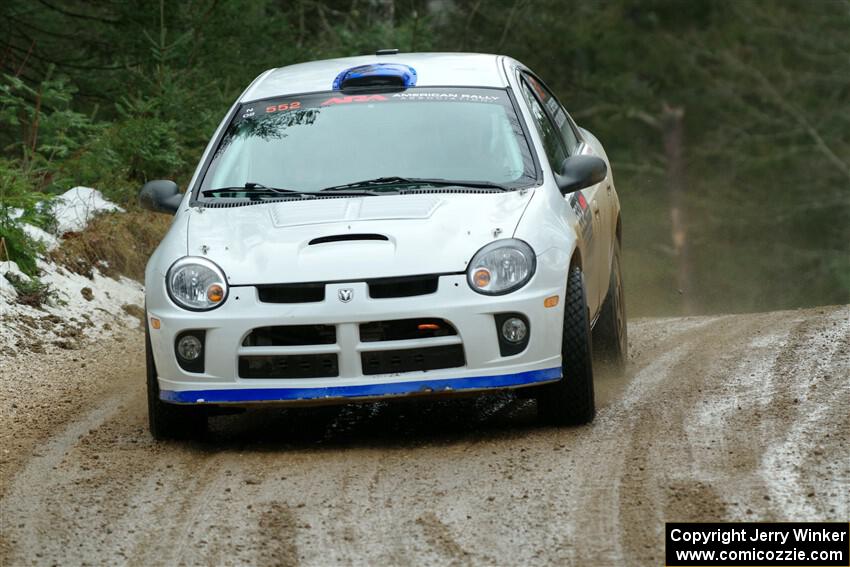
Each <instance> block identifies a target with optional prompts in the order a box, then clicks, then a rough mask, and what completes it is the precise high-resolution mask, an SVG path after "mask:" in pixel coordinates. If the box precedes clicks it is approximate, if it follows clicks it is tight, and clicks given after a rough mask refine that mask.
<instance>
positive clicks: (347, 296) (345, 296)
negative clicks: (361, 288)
mask: <svg viewBox="0 0 850 567" xmlns="http://www.w3.org/2000/svg"><path fill="white" fill-rule="evenodd" d="M336 295H337V297H339V300H340V301H342V302H343V303H348V302H349V301H351V298H352V297H354V290H353V289H351V288H349V287H346V288H343V289H341V290H339V291H338V292H337V293H336Z"/></svg>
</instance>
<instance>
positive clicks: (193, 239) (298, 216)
mask: <svg viewBox="0 0 850 567" xmlns="http://www.w3.org/2000/svg"><path fill="white" fill-rule="evenodd" d="M533 195H534V191H512V192H509V193H473V194H469V193H458V194H454V193H452V194H445V193H426V194H416V195H387V196H377V197H356V198H332V199H315V200H305V201H284V202H277V203H265V204H257V205H242V206H235V207H227V208H217V207H205V208H195V207H193V208H190V209H189V215H190V218H189V223H188V242H187V243H188V253H189V255H191V256H206V257H207V258H209V259H210V260H212V261H214V262H215V263H216V264H218V265H219V266H220V267H221V268H222V269H223V270H224V272H225V274H227V278H228V281H229V282H230V284H231V285H253V284H269V283H292V282H315V281H338V280H359V279H370V278H383V277H395V276H407V275H417V274H437V273H456V272H462V271H464V270H465V269H466V264H467V262H469V260H470V259H471V258H472V255H473V254H475V252H476V251H477V250H478V249H479V248H481V247H482V246H483V245H485V244H487V243H489V242H491V241H493V240H495V239H497V238H509V237H511V236H512V235H513V233H514V230H515V228H516V226H517V223H518V222H519V220H520V217H521V216H522V213H523V211H524V210H525V208H526V206H527V205H528V203H529V201H530V200H531V198H532V197H533Z"/></svg>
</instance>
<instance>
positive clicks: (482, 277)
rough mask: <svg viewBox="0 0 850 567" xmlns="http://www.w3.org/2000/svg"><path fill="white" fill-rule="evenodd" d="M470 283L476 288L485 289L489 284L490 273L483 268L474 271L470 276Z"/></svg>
mask: <svg viewBox="0 0 850 567" xmlns="http://www.w3.org/2000/svg"><path fill="white" fill-rule="evenodd" d="M472 281H473V282H474V283H475V285H476V287H479V288H482V287H487V285H488V284H489V283H490V271H489V270H485V269H484V268H481V269H479V270H476V271H475V273H474V274H473V275H472Z"/></svg>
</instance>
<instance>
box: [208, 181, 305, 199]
mask: <svg viewBox="0 0 850 567" xmlns="http://www.w3.org/2000/svg"><path fill="white" fill-rule="evenodd" d="M216 193H251V194H252V195H278V194H284V195H293V196H295V195H310V194H312V193H311V192H309V191H296V190H295V189H283V188H281V187H266V186H265V185H263V184H262V183H252V182H250V181H249V182H248V183H246V184H245V185H243V186H241V187H238V186H236V187H216V188H215V189H204V190H203V191H201V195H203V196H204V197H209V196H210V195H214V194H216Z"/></svg>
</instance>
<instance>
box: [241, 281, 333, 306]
mask: <svg viewBox="0 0 850 567" xmlns="http://www.w3.org/2000/svg"><path fill="white" fill-rule="evenodd" d="M257 295H258V296H259V298H260V301H262V302H263V303H315V302H317V301H324V300H325V284H324V283H302V284H273V285H258V286H257Z"/></svg>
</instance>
